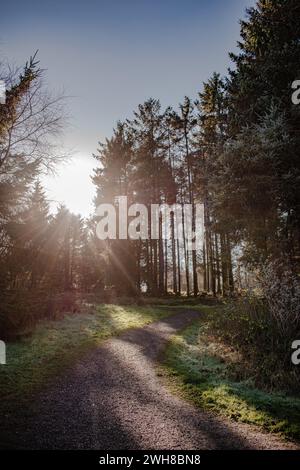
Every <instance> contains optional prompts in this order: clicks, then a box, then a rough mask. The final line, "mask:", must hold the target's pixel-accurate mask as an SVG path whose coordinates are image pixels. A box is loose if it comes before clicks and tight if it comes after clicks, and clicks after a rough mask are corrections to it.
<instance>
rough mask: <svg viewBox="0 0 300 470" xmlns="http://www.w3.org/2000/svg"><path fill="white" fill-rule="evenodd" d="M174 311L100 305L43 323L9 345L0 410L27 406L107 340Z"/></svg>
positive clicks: (0, 369) (0, 378)
mask: <svg viewBox="0 0 300 470" xmlns="http://www.w3.org/2000/svg"><path fill="white" fill-rule="evenodd" d="M170 313H171V311H170V310H168V311H167V310H164V309H161V308H158V307H153V306H143V307H140V306H119V305H98V306H95V307H94V309H93V311H91V312H90V313H85V314H83V313H82V314H72V315H66V316H65V317H64V318H63V319H61V320H57V321H48V322H43V323H41V324H40V325H39V326H38V327H37V328H36V330H35V332H34V333H33V334H32V335H31V336H30V337H27V338H24V339H22V340H21V341H18V342H14V343H8V344H7V364H6V365H5V366H0V411H1V409H2V410H4V411H9V410H10V409H11V408H12V409H13V408H14V407H15V406H16V405H18V404H21V405H24V403H26V400H27V399H30V398H31V396H32V394H33V393H34V392H36V391H37V390H39V389H40V388H41V387H42V386H44V385H45V383H47V382H48V381H50V380H51V379H53V378H54V377H55V376H56V375H57V374H59V373H61V372H62V371H63V370H64V369H65V368H67V367H68V366H70V365H71V364H72V363H74V362H75V360H76V359H77V358H79V357H80V356H82V354H84V353H85V352H87V351H88V350H89V349H90V348H92V347H95V346H97V345H99V344H100V343H101V342H102V341H103V340H104V339H106V338H109V337H111V336H114V335H118V334H119V333H120V332H122V331H124V330H125V329H128V328H135V327H141V326H143V325H146V324H149V323H151V322H153V321H155V320H158V319H160V318H162V317H166V316H168V315H169V314H170Z"/></svg>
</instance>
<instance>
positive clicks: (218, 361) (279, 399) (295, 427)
mask: <svg viewBox="0 0 300 470" xmlns="http://www.w3.org/2000/svg"><path fill="white" fill-rule="evenodd" d="M218 308H220V307H207V306H205V307H201V310H202V311H204V310H205V311H206V312H210V314H211V312H212V311H216V309H217V310H218ZM239 361H240V358H239V356H238V354H237V352H236V351H234V350H233V349H231V348H229V347H228V346H226V345H224V344H222V343H221V342H220V340H219V339H216V338H214V337H212V336H211V333H210V329H209V325H208V323H207V321H206V320H203V319H202V320H199V321H197V322H195V323H193V325H192V326H190V327H188V328H186V329H184V330H183V331H182V332H180V333H179V334H177V335H175V336H174V337H173V338H172V340H171V341H170V343H169V345H168V347H167V349H166V356H165V361H164V364H163V366H162V367H161V368H160V374H161V375H162V376H163V377H164V379H166V381H167V383H168V384H169V386H170V387H171V389H173V391H174V392H176V393H179V394H180V395H181V396H182V397H183V398H185V399H188V400H189V401H191V402H192V403H194V404H195V405H196V406H198V407H200V408H204V409H206V410H210V411H213V412H216V413H218V414H221V415H224V416H226V417H229V418H231V419H234V420H237V421H241V422H244V423H249V424H255V425H258V426H261V427H262V428H264V429H265V430H267V431H269V432H275V433H279V434H281V435H282V436H284V437H286V438H295V439H300V399H299V398H296V397H291V396H287V395H285V394H283V393H269V392H266V391H263V390H259V389H257V388H255V387H254V385H253V383H251V378H249V379H248V380H245V379H244V380H240V381H237V380H236V379H234V377H232V373H231V372H232V370H233V369H234V368H235V367H236V365H237V364H239Z"/></svg>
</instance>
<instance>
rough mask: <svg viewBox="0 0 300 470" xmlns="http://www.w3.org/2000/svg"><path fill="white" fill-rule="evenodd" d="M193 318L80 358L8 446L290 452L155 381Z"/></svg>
mask: <svg viewBox="0 0 300 470" xmlns="http://www.w3.org/2000/svg"><path fill="white" fill-rule="evenodd" d="M199 315H200V313H199V312H195V311H191V310H185V311H179V312H178V313H176V314H174V315H173V316H171V317H168V318H166V319H164V320H161V321H159V322H156V323H153V324H151V325H149V326H146V327H144V328H139V329H134V330H129V331H127V332H125V333H123V334H122V335H120V336H119V337H115V338H112V339H110V340H107V341H106V342H105V343H103V345H102V346H100V347H99V348H97V349H95V350H93V351H91V352H89V353H88V354H86V355H85V356H84V357H83V358H82V359H81V360H79V361H78V362H77V364H76V365H75V366H73V367H72V368H70V369H69V370H68V371H67V373H66V374H65V375H64V376H62V377H59V378H58V379H57V381H56V382H55V384H53V385H52V386H51V387H49V388H48V389H47V390H45V391H44V392H43V393H41V394H39V396H38V397H37V400H36V401H35V404H34V409H29V410H24V419H23V420H20V419H19V420H18V424H17V425H16V427H15V429H14V430H13V435H12V436H11V438H12V439H11V444H12V445H13V442H14V441H16V444H15V443H14V447H15V446H17V447H21V448H42V449H106V450H109V449H122V450H123V449H249V448H250V449H293V448H295V445H294V444H292V443H287V442H283V441H282V440H280V439H279V438H278V437H276V436H274V435H270V434H266V433H264V432H262V431H261V430H259V429H258V428H256V427H254V426H249V425H246V424H242V423H237V422H232V421H230V420H228V419H224V418H223V417H219V416H216V415H214V414H211V413H208V412H205V411H201V410H199V409H196V408H195V407H194V406H192V405H191V404H189V403H187V402H186V401H184V400H182V399H181V398H179V397H176V396H174V395H173V394H171V392H169V391H168V389H167V388H166V387H165V386H164V385H163V384H162V383H161V381H160V379H159V377H158V376H157V374H156V370H155V364H156V361H157V359H158V358H159V355H160V353H161V352H162V351H163V349H164V346H165V344H166V341H167V340H168V339H169V338H170V336H171V335H173V334H174V333H175V332H176V331H178V330H179V329H181V328H183V327H185V326H187V325H188V324H189V323H190V322H191V321H192V320H195V319H196V318H198V317H199Z"/></svg>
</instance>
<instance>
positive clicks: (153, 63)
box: [0, 0, 255, 216]
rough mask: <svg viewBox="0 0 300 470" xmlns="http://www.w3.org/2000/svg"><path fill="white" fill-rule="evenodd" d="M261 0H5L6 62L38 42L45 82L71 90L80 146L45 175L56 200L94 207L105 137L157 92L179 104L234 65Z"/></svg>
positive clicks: (0, 42) (71, 142)
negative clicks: (243, 26)
mask: <svg viewBox="0 0 300 470" xmlns="http://www.w3.org/2000/svg"><path fill="white" fill-rule="evenodd" d="M254 4H255V1H254V0H181V1H178V0H160V1H159V0H123V1H122V0H110V1H106V0H98V1H97V0H85V1H84V0H82V1H76V0H72V1H71V0H60V1H58V0H52V1H41V0H39V1H32V0H27V1H26V2H24V1H20V0H14V1H13V2H5V3H3V4H2V6H1V7H0V61H5V60H7V61H8V62H9V63H10V64H12V65H15V66H21V65H23V64H24V63H25V62H26V60H28V58H29V57H30V55H32V54H33V53H34V52H35V51H36V50H37V49H38V50H39V52H38V58H39V60H40V64H41V67H42V68H43V69H46V70H45V76H46V83H47V86H48V88H49V89H50V90H52V91H54V92H58V93H60V92H62V91H63V92H64V93H65V95H66V96H67V99H66V110H67V114H68V116H69V119H68V124H67V125H66V128H65V131H64V136H63V144H62V145H63V148H64V150H65V151H66V152H67V153H68V154H70V155H72V157H71V158H70V160H69V161H68V162H67V163H65V164H63V165H61V166H59V167H58V168H57V175H56V176H55V177H53V176H49V175H48V176H45V177H43V179H42V182H43V184H44V186H45V188H46V191H47V196H48V198H49V200H50V201H51V207H52V209H54V208H55V207H56V206H57V204H58V203H65V204H66V205H67V206H68V207H69V209H70V210H72V211H73V212H75V213H80V214H82V215H83V216H88V214H89V213H92V212H93V202H92V201H93V197H94V194H95V189H94V187H93V184H92V182H91V179H90V175H91V173H92V169H93V168H94V167H95V160H94V159H93V157H92V154H93V153H95V152H96V149H97V143H98V141H103V140H104V139H105V137H109V136H110V135H111V134H112V130H113V128H114V126H115V124H116V122H117V120H119V119H120V120H123V119H126V118H127V117H129V118H130V117H131V115H132V112H133V110H134V109H135V108H136V107H137V106H138V104H139V103H143V102H144V101H145V100H146V99H148V98H149V97H154V98H158V99H160V101H161V103H162V105H163V106H168V105H171V106H174V107H176V106H177V105H178V103H179V102H181V101H182V99H183V97H184V96H185V95H188V96H190V97H191V98H196V96H197V92H198V91H200V90H201V88H202V83H203V81H206V80H207V79H208V78H209V77H210V76H211V74H212V73H213V72H214V71H216V72H220V73H221V74H222V75H223V74H226V71H227V68H228V67H229V66H230V59H229V57H228V52H229V51H235V50H236V43H237V40H238V39H239V30H240V27H239V19H241V18H244V16H245V9H246V7H249V6H252V5H254Z"/></svg>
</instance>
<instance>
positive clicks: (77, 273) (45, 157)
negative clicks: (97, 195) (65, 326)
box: [0, 57, 102, 339]
mask: <svg viewBox="0 0 300 470" xmlns="http://www.w3.org/2000/svg"><path fill="white" fill-rule="evenodd" d="M5 70H7V69H6V68H3V73H2V76H1V78H2V79H4V81H5V83H6V86H7V92H6V102H5V104H1V105H0V220H1V224H0V297H1V309H0V336H1V339H4V338H5V337H7V336H8V337H9V336H11V335H15V334H17V333H18V332H22V333H24V331H26V329H30V327H31V326H32V325H34V324H35V323H36V322H37V320H38V319H40V318H43V317H50V318H53V317H55V316H56V315H57V313H59V312H61V311H63V310H65V311H70V310H72V309H73V308H74V306H75V303H74V298H73V297H74V296H73V295H72V294H71V292H74V290H80V291H85V292H89V291H91V290H93V289H98V288H100V289H101V288H102V268H101V266H102V264H101V260H100V254H99V251H98V250H97V249H96V247H95V244H94V238H95V235H94V231H93V229H92V227H91V226H90V225H89V222H88V221H83V220H82V219H81V218H80V217H79V216H75V215H73V214H71V213H70V212H69V211H68V209H67V208H66V207H63V206H61V207H59V208H58V209H57V213H56V214H55V215H53V214H50V211H49V205H48V202H47V199H46V197H45V194H44V191H43V188H42V186H41V184H40V182H39V180H38V177H39V175H40V174H41V173H43V172H45V171H51V170H53V168H54V167H55V165H56V164H57V163H58V162H59V161H60V160H61V159H62V158H63V155H60V154H59V152H58V150H57V148H56V147H55V145H54V141H55V137H56V136H57V135H58V133H59V132H60V130H61V128H62V125H63V115H64V114H63V101H62V97H60V96H56V97H55V96H51V95H50V94H49V93H48V92H47V91H46V90H45V89H44V87H43V86H42V82H41V78H42V71H41V69H40V68H39V64H38V62H37V61H36V59H35V58H34V57H33V58H32V59H31V60H30V62H29V63H27V64H26V66H25V67H24V70H22V71H21V72H20V71H19V70H15V71H13V70H12V69H9V72H8V74H5Z"/></svg>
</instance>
